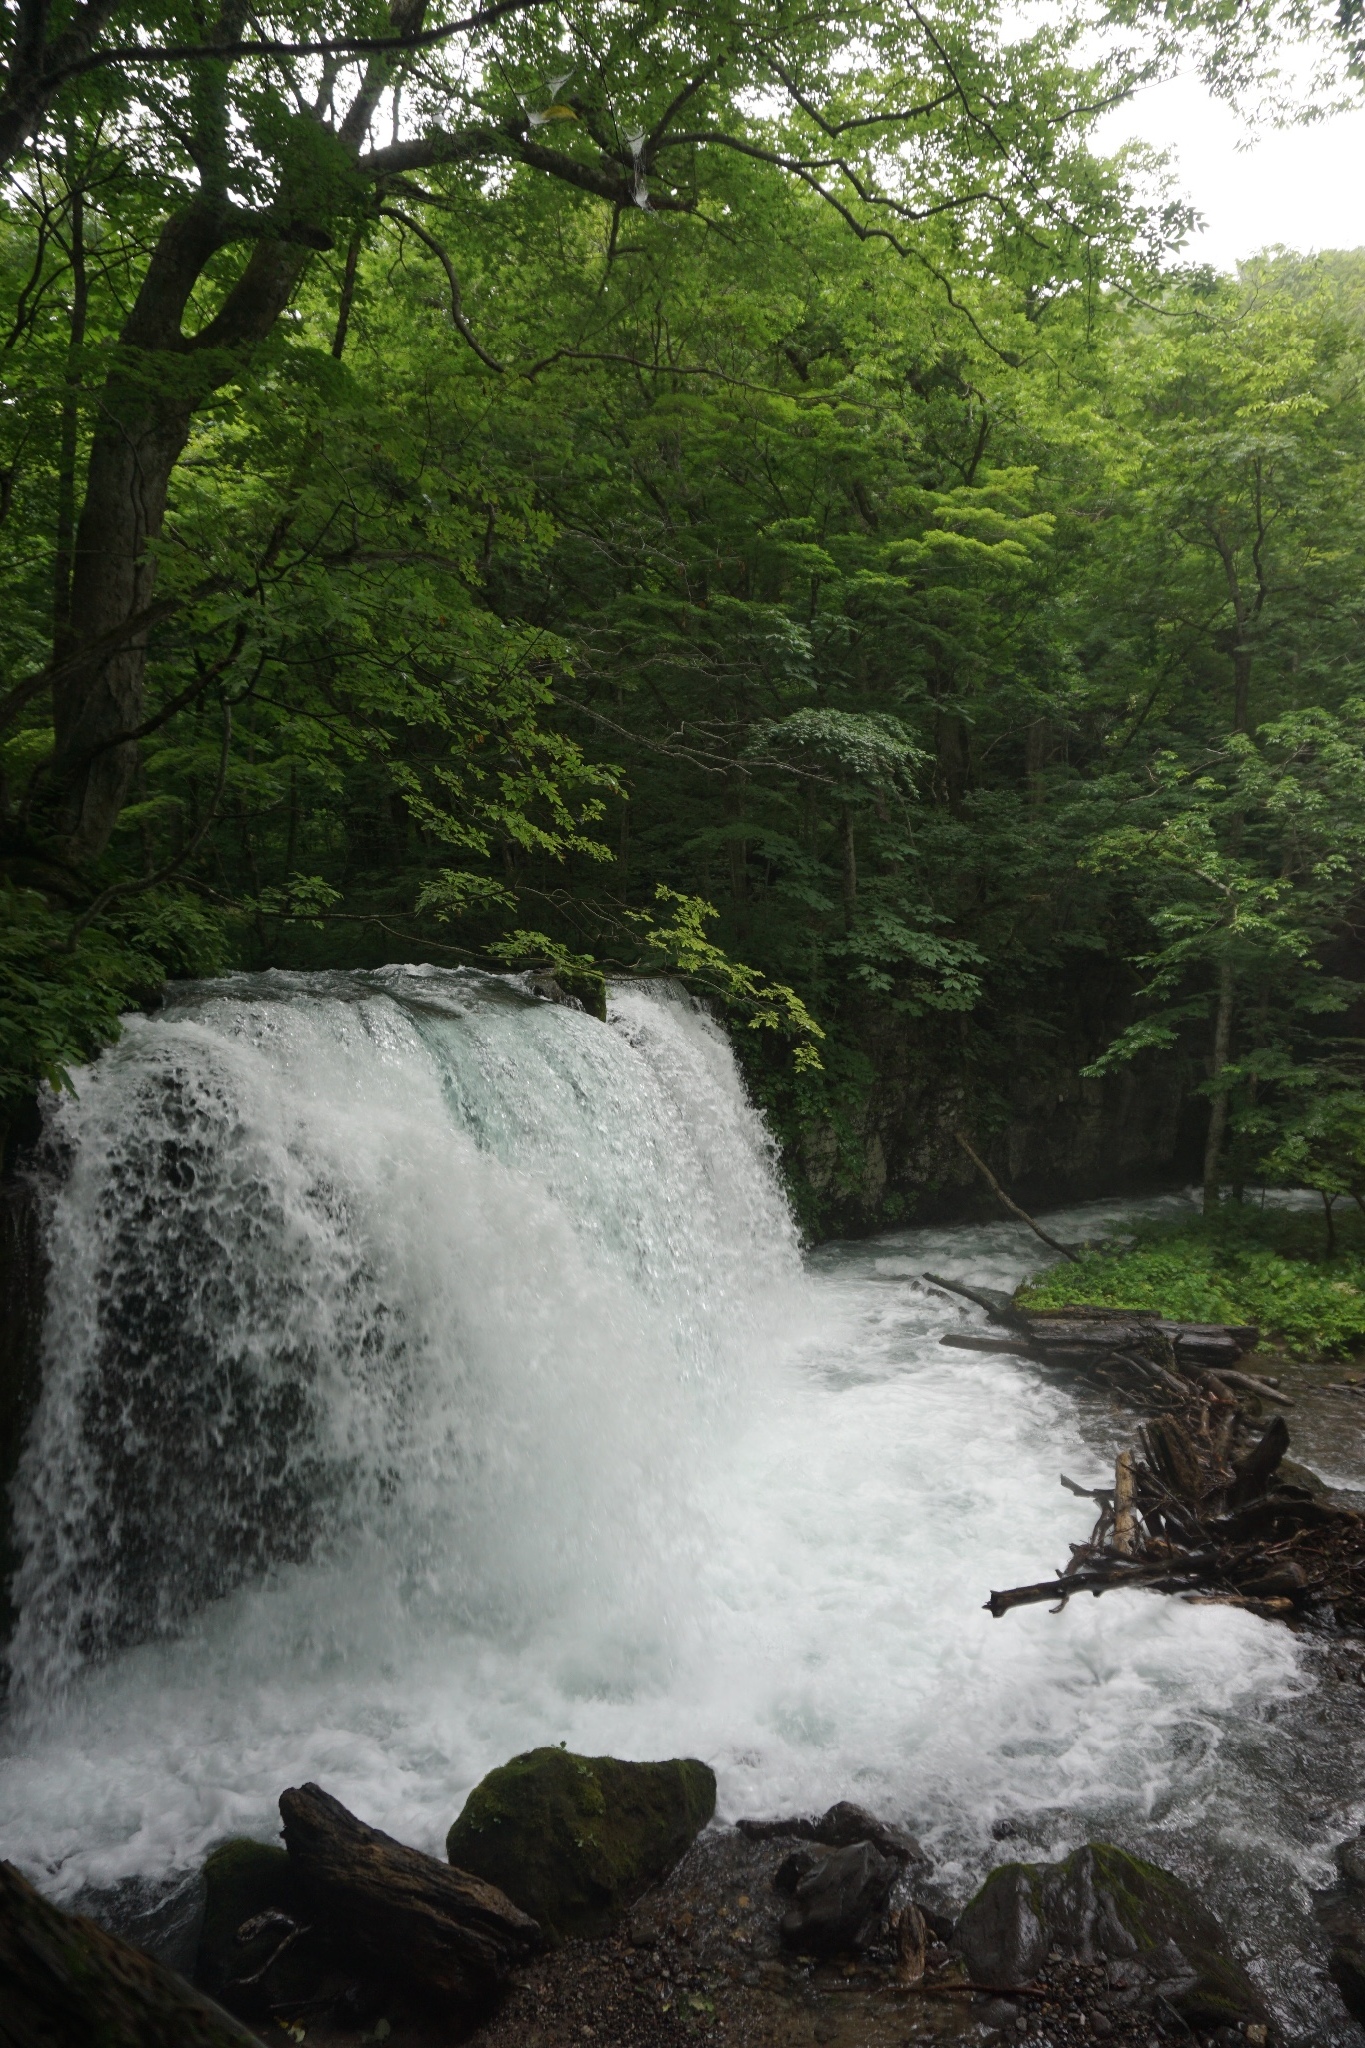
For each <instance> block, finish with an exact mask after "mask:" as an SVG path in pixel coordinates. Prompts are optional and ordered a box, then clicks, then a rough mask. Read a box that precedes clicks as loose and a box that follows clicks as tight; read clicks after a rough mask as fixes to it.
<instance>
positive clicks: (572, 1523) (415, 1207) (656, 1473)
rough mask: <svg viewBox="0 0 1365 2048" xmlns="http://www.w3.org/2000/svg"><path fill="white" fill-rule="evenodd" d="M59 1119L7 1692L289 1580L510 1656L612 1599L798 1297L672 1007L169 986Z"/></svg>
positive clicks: (688, 1007) (791, 1263)
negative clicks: (588, 1588)
mask: <svg viewBox="0 0 1365 2048" xmlns="http://www.w3.org/2000/svg"><path fill="white" fill-rule="evenodd" d="M50 1126H51V1128H50V1145H51V1149H52V1151H53V1153H54V1155H55V1156H56V1158H57V1159H58V1160H59V1161H60V1164H61V1171H60V1176H59V1185H58V1186H57V1188H56V1190H55V1192H54V1194H53V1197H52V1204H51V1215H50V1219H49V1223H48V1244H49V1252H50V1257H51V1264H52V1279H51V1287H50V1300H51V1308H50V1313H49V1317H48V1322H47V1327H46V1332H45V1343H44V1348H45V1364H44V1382H43V1385H44V1391H43V1396H42V1401H41V1405H40V1409H39V1412H38V1414H37V1416H36V1418H35V1421H34V1425H33V1428H32V1430H31V1433H30V1437H29V1441H28V1445H27V1448H26V1452H25V1455H24V1459H23V1462H22V1467H21V1471H20V1474H19V1480H18V1486H17V1493H16V1507H17V1533H18V1535H19V1537H20V1541H21V1543H22V1544H23V1545H24V1546H25V1548H26V1552H27V1555H26V1561H25V1563H24V1565H23V1568H22V1570H21V1572H20V1575H19V1579H18V1582H17V1586H16V1593H17V1599H18V1605H19V1608H20V1617H21V1618H20V1624H19V1630H18V1634H17V1637H16V1641H15V1645H14V1673H15V1678H16V1681H17V1684H18V1686H19V1688H20V1691H21V1693H23V1692H27V1693H29V1694H50V1693H51V1691H52V1690H53V1688H54V1687H57V1686H60V1685H61V1684H62V1683H63V1682H64V1681H65V1680H67V1679H68V1678H69V1677H70V1676H71V1674H72V1673H73V1672H74V1671H75V1670H76V1669H77V1668H79V1666H80V1665H81V1664H82V1663H84V1662H85V1661H87V1660H89V1659H91V1658H98V1657H101V1656H104V1655H107V1654H108V1653H109V1652H110V1651H111V1650H113V1649H116V1648H118V1647H120V1646H121V1645H125V1644H128V1643H132V1642H136V1641H139V1640H144V1639H147V1638H154V1637H174V1636H175V1635H177V1634H178V1633H179V1632H181V1631H182V1630H183V1629H184V1628H185V1627H186V1626H187V1625H188V1624H189V1622H190V1621H191V1619H192V1617H193V1616H194V1615H195V1614H196V1613H198V1612H199V1611H200V1610H202V1609H203V1608H204V1607H205V1605H206V1604H207V1603H209V1602H211V1601H213V1600H215V1599H217V1598H219V1597H221V1596H222V1595H224V1594H225V1593H228V1592H230V1591H231V1590H232V1589H233V1588H234V1587H235V1586H238V1585H241V1584H243V1583H245V1582H248V1581H251V1580H253V1579H255V1578H258V1577H259V1576H260V1575H262V1574H263V1573H266V1572H268V1571H270V1570H273V1569H278V1568H281V1567H285V1566H290V1565H300V1564H303V1563H309V1564H314V1565H316V1564H322V1563H328V1562H330V1563H333V1564H335V1563H338V1562H341V1561H344V1560H347V1559H350V1560H353V1561H354V1560H355V1559H358V1558H359V1557H360V1556H362V1555H364V1556H365V1557H367V1559H368V1560H369V1568H370V1569H371V1570H374V1571H376V1572H379V1573H381V1574H382V1575H385V1576H387V1578H388V1579H389V1581H390V1583H391V1584H392V1585H393V1587H394V1589H395V1591H396V1592H397V1593H398V1594H399V1595H400V1597H405V1598H410V1599H422V1598H425V1599H430V1600H433V1601H435V1602H436V1603H438V1604H440V1605H442V1606H444V1607H445V1608H446V1609H447V1610H449V1611H450V1612H451V1613H452V1614H453V1615H456V1616H458V1617H459V1618H461V1619H463V1620H466V1621H468V1620H476V1619H479V1618H482V1619H484V1620H488V1619H490V1618H491V1617H492V1616H494V1615H495V1614H496V1615H497V1616H498V1618H499V1621H500V1624H501V1625H503V1626H513V1627H515V1626H517V1625H519V1624H520V1623H521V1622H522V1621H524V1619H525V1617H526V1615H527V1613H528V1612H530V1611H531V1610H533V1609H537V1608H540V1607H543V1605H544V1604H545V1603H546V1602H547V1601H553V1600H556V1599H563V1598H565V1597H568V1596H569V1594H570V1592H571V1591H572V1592H574V1593H575V1594H577V1593H580V1592H581V1590H582V1588H583V1585H584V1583H585V1581H586V1582H589V1583H591V1582H593V1581H594V1580H596V1581H597V1582H598V1583H599V1586H600V1585H601V1584H604V1583H607V1582H610V1583H611V1584H612V1585H613V1586H614V1587H615V1589H616V1593H617V1595H620V1594H621V1593H623V1592H624V1591H625V1587H624V1585H623V1583H622V1582H623V1581H629V1580H632V1579H638V1577H639V1574H640V1569H641V1565H640V1560H641V1559H642V1557H643V1556H644V1555H646V1554H647V1553H649V1554H655V1555H657V1552H658V1549H659V1539H660V1536H661V1535H663V1536H664V1537H665V1539H667V1536H668V1533H669V1532H668V1530H667V1526H666V1525H667V1524H668V1522H669V1519H670V1517H672V1518H674V1520H675V1521H676V1522H677V1528H676V1529H675V1530H674V1531H673V1534H674V1535H675V1536H676V1537H677V1540H680V1541H681V1540H685V1535H684V1530H683V1524H684V1522H685V1519H686V1518H685V1516H683V1515H682V1513H681V1503H682V1497H683V1494H684V1492H685V1483H684V1482H685V1476H686V1475H685V1465H686V1462H687V1446H688V1445H689V1443H690V1442H691V1441H692V1440H693V1437H694V1434H695V1431H696V1429H697V1427H698V1426H699V1421H700V1418H701V1417H702V1416H703V1415H704V1414H705V1412H706V1411H707V1410H708V1409H712V1410H714V1409H715V1408H716V1407H717V1406H718V1405H723V1404H724V1401H725V1399H726V1397H727V1391H728V1389H729V1387H730V1384H731V1382H732V1380H733V1376H734V1375H735V1374H736V1373H742V1372H743V1370H744V1358H745V1349H746V1341H747V1340H748V1339H751V1338H752V1337H753V1335H754V1333H755V1331H756V1327H757V1318H758V1316H759V1313H760V1304H761V1302H762V1301H763V1300H765V1299H767V1300H771V1298H772V1296H773V1293H774V1290H775V1289H777V1290H780V1289H781V1288H782V1287H784V1286H785V1287H787V1288H788V1289H791V1288H794V1287H798V1286H799V1284H800V1283H799V1277H798V1276H799V1267H798V1261H797V1251H796V1240H795V1233H794V1231H793V1227H792V1223H791V1219H790V1217H789V1215H788V1213H787V1209H786V1205H785V1203H784V1201H783V1198H782V1195H781V1192H780V1189H779V1187H778V1184H777V1180H776V1176H775V1173H774V1167H773V1160H772V1156H771V1148H770V1146H769V1143H768V1141H767V1138H766V1135H765V1133H764V1131H763V1128H762V1126H761V1124H760V1122H759V1120H758V1118H757V1116H756V1115H755V1113H754V1111H753V1110H752V1108H751V1106H750V1105H749V1103H748V1101H747V1099H746V1097H745V1095H744V1092H743V1089H742V1087H741V1085H740V1082H739V1079H738V1075H737V1072H736V1069H735V1066H734V1061H733V1058H732V1055H731V1053H730V1049H729V1046H728V1043H727V1042H726V1040H725V1037H724V1035H723V1033H722V1032H720V1031H719V1029H718V1028H717V1027H716V1026H715V1025H714V1024H713V1023H712V1022H711V1020H710V1019H709V1018H708V1017H707V1015H706V1014H705V1012H704V1011H702V1010H701V1009H700V1007H699V1006H697V1005H696V1004H694V1003H692V1002H691V1001H690V1000H689V999H688V998H686V997H685V996H683V995H681V994H680V993H678V992H677V991H675V990H673V989H671V988H669V987H668V986H667V985H666V984H655V985H647V986H640V987H629V988H622V989H621V990H619V991H618V992H617V993H616V996H615V999H614V1003H613V1008H612V1020H611V1024H610V1026H609V1027H607V1028H604V1027H603V1026H602V1025H601V1024H599V1023H598V1022H597V1021H596V1020H595V1019H593V1018H590V1017H587V1016H585V1015H582V1014H581V1013H575V1012H573V1011H570V1010H566V1009H563V1008H557V1007H553V1006H550V1005H547V1004H545V1003H543V1002H540V1001H537V1000H534V999H532V998H530V997H528V996H527V995H525V994H524V993H522V992H521V991H520V990H519V989H517V988H516V987H515V986H514V985H513V984H511V983H509V982H508V981H507V980H504V979H501V978H498V977H494V976H491V975H481V974H477V973H473V972H468V971H456V972H451V971H445V970H440V969H432V968H407V969H385V970H382V971H380V972H377V973H368V974H366V973H356V974H331V975H326V976H317V975H311V976H296V975H289V974H279V973H274V974H264V975H258V976H235V977H232V978H230V979H228V980H224V981H219V982H212V983H205V984H199V985H192V986H188V987H184V988H181V989H179V990H177V991H175V992H174V993H173V996H172V999H171V1001H170V1003H169V1005H168V1007H167V1008H166V1009H165V1010H164V1011H162V1012H161V1013H159V1014H158V1015H156V1016H153V1017H151V1018H136V1019H133V1020H131V1021H130V1024H129V1028H128V1031H127V1033H126V1036H125V1037H124V1039H123V1041H122V1042H121V1043H120V1045H118V1046H117V1047H116V1048H114V1049H113V1050H112V1051H111V1052H109V1053H108V1054H106V1055H105V1056H104V1057H103V1058H102V1059H101V1060H100V1061H99V1062H98V1063H97V1064H96V1065H95V1066H94V1067H93V1068H92V1069H90V1070H89V1071H88V1072H86V1073H84V1074H82V1075H81V1076H80V1079H79V1093H78V1095H77V1096H76V1098H74V1099H73V1098H70V1097H67V1098H63V1099H62V1100H61V1101H59V1102H57V1103H55V1104H54V1105H53V1106H52V1109H51V1112H50ZM675 1468H676V1469H675ZM642 1517H643V1518H644V1519H645V1520H646V1521H647V1523H648V1541H647V1542H642V1541H641V1537H642V1533H643V1532H642V1530H641V1528H640V1527H638V1526H636V1525H637V1524H638V1523H639V1521H640V1519H641V1518H642ZM665 1547H666V1545H665Z"/></svg>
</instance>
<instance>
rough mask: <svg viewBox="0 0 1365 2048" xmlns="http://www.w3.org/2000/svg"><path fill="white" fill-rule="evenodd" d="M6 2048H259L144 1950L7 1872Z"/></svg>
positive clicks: (0, 1928)
mask: <svg viewBox="0 0 1365 2048" xmlns="http://www.w3.org/2000/svg"><path fill="white" fill-rule="evenodd" d="M0 1983H3V1985H4V1996H3V1998H0V2048H37V2044H39V2043H41V2044H42V2048H93V2044H96V2043H99V2044H108V2048H257V2042H256V2036H255V2035H254V2034H249V2033H248V2032H247V2030H246V2028H245V2027H243V2026H241V2025H240V2024H239V2023H238V2022H237V2021H236V2020H234V2019H232V2018H231V2017H230V2015H229V2014H227V2013H225V2012H224V2011H223V2010H222V2008H221V2007H220V2006H217V2005H215V2004H214V2003H213V2002H212V2000H211V1999H208V1998H205V1997H204V1996H203V1994H202V1992H198V1991H194V1990H192V1989H191V1987H190V1986H189V1985H188V1984H187V1983H186V1982H185V1981H184V1979H183V1978H182V1977H177V1976H176V1974H175V1972H174V1971H173V1970H168V1969H167V1968H166V1967H165V1965H164V1964H163V1963H158V1962H154V1961H153V1959H152V1957H151V1956H146V1955H144V1954H143V1953H142V1951H141V1949H136V1948H133V1947H131V1946H130V1944H129V1943H128V1942H126V1941H120V1940H119V1939H118V1937H117V1936H116V1935H113V1934H107V1933H106V1932H105V1930H104V1929H103V1928H102V1927H97V1926H96V1925H95V1923H94V1922H93V1921H92V1920H82V1919H78V1918H77V1916H76V1915H75V1914H74V1913H63V1912H62V1911H61V1909H60V1907H57V1906H54V1905H52V1904H51V1903H50V1902H49V1901H48V1900H47V1899H45V1898H43V1897H42V1896H41V1894H40V1893H38V1892H36V1891H35V1890H34V1889H33V1886H32V1885H31V1884H30V1883H29V1882H28V1880H27V1878H24V1877H21V1876H20V1874H19V1872H18V1871H17V1870H16V1869H15V1868H14V1865H13V1864H12V1863H0Z"/></svg>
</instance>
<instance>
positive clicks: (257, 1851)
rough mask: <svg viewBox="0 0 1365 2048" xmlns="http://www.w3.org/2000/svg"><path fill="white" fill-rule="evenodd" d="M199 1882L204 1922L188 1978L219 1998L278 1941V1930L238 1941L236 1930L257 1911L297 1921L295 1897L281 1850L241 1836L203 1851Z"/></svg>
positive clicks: (295, 1888)
mask: <svg viewBox="0 0 1365 2048" xmlns="http://www.w3.org/2000/svg"><path fill="white" fill-rule="evenodd" d="M204 1884H205V1888H206V1896H205V1900H204V1924H203V1928H202V1930H201V1931H200V1935H199V1952H198V1955H197V1957H196V1958H195V1965H194V1981H195V1983H196V1984H198V1985H199V1986H201V1988H202V1989H203V1990H205V1991H209V1992H212V1994H213V1995H214V1996H215V1997H219V1996H221V1995H222V1992H223V1989H224V1987H225V1986H226V1985H227V1984H229V1983H230V1982H231V1981H232V1980H233V1979H235V1978H241V1977H249V1976H250V1975H251V1974H252V1972H253V1971H255V1970H258V1969H260V1967H261V1966H262V1964H263V1963H265V1962H266V1961H267V1959H268V1958H269V1956H270V1955H271V1954H272V1953H273V1952H274V1950H275V1949H276V1948H278V1946H279V1943H280V1935H279V1932H278V1931H274V1932H271V1931H267V1932H265V1933H263V1934H262V1935H260V1936H258V1937H257V1938H256V1940H255V1941H251V1942H247V1943H245V1944H243V1943H240V1942H239V1941H238V1940H237V1930H238V1928H239V1927H241V1926H242V1925H243V1924H244V1923H245V1922H246V1921H248V1920H254V1919H255V1918H256V1917H257V1915H258V1914H261V1913H287V1914H288V1915H289V1917H290V1919H297V1918H298V1917H299V1914H300V1911H301V1901H300V1898H299V1889H298V1882H297V1880H296V1878H295V1876H294V1873H293V1871H292V1870H291V1868H290V1864H289V1857H288V1855H287V1854H286V1852H285V1851H284V1850H283V1849H277V1848H274V1847H273V1846H272V1845H271V1844H270V1843H269V1842H257V1841H253V1840H251V1839H250V1838H249V1837H247V1836H245V1835H234V1836H233V1837H232V1839H231V1840H230V1841H226V1842H220V1843H219V1845H218V1847H217V1848H216V1849H213V1850H211V1851H210V1852H209V1855H208V1857H207V1859H206V1860H205V1863H204Z"/></svg>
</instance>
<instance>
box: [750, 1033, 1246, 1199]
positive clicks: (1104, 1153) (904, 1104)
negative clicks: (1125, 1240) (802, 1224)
mask: <svg viewBox="0 0 1365 2048" xmlns="http://www.w3.org/2000/svg"><path fill="white" fill-rule="evenodd" d="M955 1028H956V1027H955V1025H954V1024H952V1023H950V1024H949V1025H948V1027H947V1030H944V1029H943V1027H939V1028H938V1029H937V1030H935V1029H934V1028H933V1027H929V1028H926V1027H925V1026H924V1024H923V1023H922V1022H921V1023H919V1024H918V1025H908V1024H902V1025H900V1026H899V1027H898V1028H897V1027H894V1026H892V1025H889V1024H888V1023H887V1022H886V1021H885V1020H877V1019H872V1020H870V1024H869V1029H868V1031H867V1033H866V1034H865V1035H864V1037H863V1041H862V1043H863V1049H864V1052H865V1054H866V1059H867V1064H868V1070H869V1072H868V1079H867V1081H866V1084H865V1085H864V1086H863V1087H862V1088H860V1089H858V1090H856V1091H852V1090H850V1091H845V1094H844V1097H843V1101H842V1104H841V1107H840V1110H839V1112H838V1113H837V1114H835V1115H826V1116H822V1117H819V1118H817V1119H815V1120H814V1121H812V1122H809V1123H807V1124H805V1125H804V1126H803V1127H802V1128H801V1130H800V1132H799V1135H798V1136H797V1137H796V1138H795V1141H794V1142H793V1143H792V1144H791V1145H790V1146H789V1148H788V1171H789V1173H790V1175H791V1178H792V1181H793V1184H794V1187H795V1190H796V1195H797V1200H798V1204H799V1206H800V1208H801V1209H802V1211H803V1213H804V1217H805V1221H806V1225H807V1228H808V1230H809V1232H810V1234H811V1235H812V1236H814V1237H857V1236H864V1235H866V1234H868V1233H870V1232H874V1231H878V1230H891V1229H895V1228H896V1227H897V1226H899V1225H903V1224H907V1223H927V1222H939V1221H945V1222H946V1221H951V1220H956V1219H971V1218H994V1217H998V1216H999V1215H1000V1213H1001V1211H1000V1205H999V1203H998V1202H997V1201H996V1199H995V1197H994V1196H993V1195H992V1194H991V1191H990V1190H989V1188H987V1187H986V1185H985V1184H984V1182H983V1180H982V1178H981V1175H980V1174H979V1173H978V1172H977V1170H976V1168H975V1167H974V1166H973V1165H972V1163H971V1161H970V1160H969V1159H968V1157H967V1156H966V1154H965V1153H964V1152H963V1150H962V1149H961V1147H960V1146H959V1145H958V1143H957V1141H956V1139H955V1137H954V1131H955V1130H961V1131H962V1132H963V1134H964V1135H965V1136H966V1137H967V1138H968V1139H969V1140H970V1142H971V1144H972V1146H973V1147H974V1149H975V1150H976V1151H977V1152H979V1153H980V1155H981V1157H982V1158H983V1159H984V1160H985V1161H986V1163H987V1165H988V1166H989V1167H990V1169H991V1171H992V1172H993V1173H994V1174H995V1175H996V1177H997V1178H998V1179H999V1180H1000V1182H1001V1183H1002V1185H1003V1186H1004V1187H1005V1188H1006V1189H1007V1190H1008V1191H1009V1193H1010V1194H1011V1195H1012V1196H1013V1197H1014V1199H1015V1200H1016V1201H1018V1202H1020V1203H1022V1204H1023V1206H1024V1207H1025V1208H1028V1209H1041V1208H1046V1207H1049V1206H1056V1205H1059V1204H1062V1203H1068V1202H1079V1201H1085V1200H1088V1199H1090V1198H1093V1197H1097V1196H1101V1195H1114V1194H1137V1193H1143V1192H1150V1191H1153V1190H1155V1189H1158V1188H1162V1187H1170V1186H1174V1185H1178V1184H1180V1183H1182V1182H1188V1181H1190V1180H1194V1179H1197V1178H1198V1175H1199V1171H1200V1158H1201V1150H1202V1145H1203V1133H1204V1127H1205V1123H1206V1121H1207V1117H1208V1109H1207V1105H1206V1103H1205V1100H1204V1098H1203V1097H1202V1096H1201V1095H1199V1094H1198V1093H1197V1092H1196V1090H1197V1087H1198V1084H1199V1081H1200V1079H1201V1077H1202V1067H1201V1065H1200V1063H1199V1061H1198V1060H1197V1059H1196V1058H1194V1057H1192V1056H1190V1055H1185V1054H1174V1055H1171V1056H1170V1057H1168V1058H1166V1059H1164V1060H1162V1061H1160V1062H1156V1061H1149V1062H1147V1063H1145V1064H1143V1065H1139V1066H1135V1067H1127V1068H1124V1069H1122V1070H1120V1071H1119V1072H1118V1073H1115V1074H1112V1075H1109V1076H1106V1077H1105V1078H1104V1079H1101V1080H1095V1079H1089V1078H1084V1077H1083V1075H1082V1069H1083V1068H1084V1067H1086V1066H1088V1065H1089V1064H1090V1062H1091V1061H1092V1060H1093V1059H1094V1058H1095V1056H1096V1052H1097V1051H1098V1049H1099V1045H1101V1044H1103V1043H1105V1042H1107V1036H1108V1035H1109V1034H1106V1037H1104V1038H1102V1037H1099V1035H1098V1034H1095V1035H1092V1034H1090V1033H1086V1034H1085V1035H1084V1036H1080V1035H1072V1036H1068V1037H1059V1038H1054V1039H1053V1040H1052V1041H1051V1042H1050V1043H1046V1044H1040V1043H1039V1041H1038V1039H1037V1037H1036V1036H1034V1035H1032V1034H1030V1035H1029V1038H1028V1040H1027V1042H1026V1043H1019V1044H1018V1045H1016V1046H1014V1047H1013V1048H1011V1047H1009V1046H1006V1047H1004V1048H996V1049H995V1051H994V1056H993V1057H992V1058H991V1059H990V1061H989V1063H988V1064H986V1063H983V1064H982V1066H980V1067H975V1066H974V1065H973V1064H972V1063H971V1062H970V1061H966V1060H964V1058H963V1056H962V1047H961V1045H960V1043H958V1042H956V1041H954V1042H953V1043H952V1044H949V1043H948V1042H947V1034H948V1031H953V1030H955Z"/></svg>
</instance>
